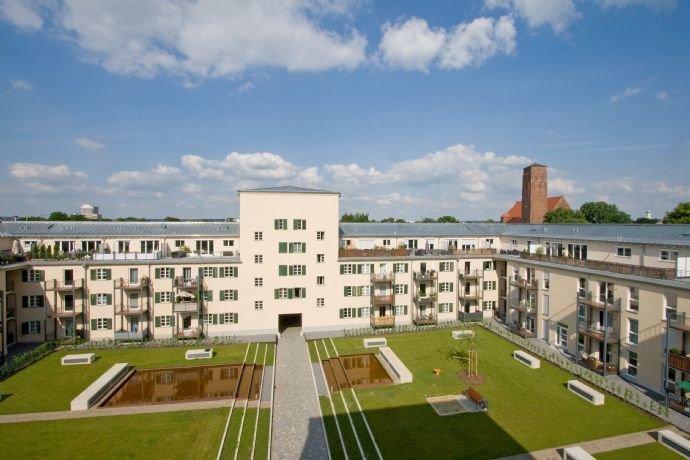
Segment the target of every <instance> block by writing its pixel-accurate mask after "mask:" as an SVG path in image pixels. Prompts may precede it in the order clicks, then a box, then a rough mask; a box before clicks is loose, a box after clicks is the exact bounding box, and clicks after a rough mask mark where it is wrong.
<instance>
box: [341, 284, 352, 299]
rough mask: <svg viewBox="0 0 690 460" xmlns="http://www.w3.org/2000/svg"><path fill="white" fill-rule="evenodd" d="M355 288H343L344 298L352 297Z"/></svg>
mask: <svg viewBox="0 0 690 460" xmlns="http://www.w3.org/2000/svg"><path fill="white" fill-rule="evenodd" d="M352 288H353V286H343V296H344V297H352V296H353V295H354V294H353V289H352Z"/></svg>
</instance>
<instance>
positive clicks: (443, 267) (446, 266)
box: [438, 262, 453, 272]
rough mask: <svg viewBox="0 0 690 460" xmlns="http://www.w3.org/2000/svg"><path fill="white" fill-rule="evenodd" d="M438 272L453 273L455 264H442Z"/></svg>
mask: <svg viewBox="0 0 690 460" xmlns="http://www.w3.org/2000/svg"><path fill="white" fill-rule="evenodd" d="M438 270H439V271H441V272H452V271H453V262H441V263H440V264H439V267H438Z"/></svg>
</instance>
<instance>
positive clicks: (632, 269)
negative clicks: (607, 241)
mask: <svg viewBox="0 0 690 460" xmlns="http://www.w3.org/2000/svg"><path fill="white" fill-rule="evenodd" d="M520 257H521V258H523V259H529V260H538V261H540V262H550V263H554V264H561V265H571V266H575V267H581V268H590V269H592V270H602V271H607V272H613V273H622V274H625V275H634V276H642V277H644V278H655V279H662V280H672V279H675V278H676V271H675V269H673V268H654V267H641V266H639V265H628V264H618V263H614V262H603V261H599V260H580V259H571V258H570V257H557V256H547V255H543V254H529V253H526V252H521V253H520Z"/></svg>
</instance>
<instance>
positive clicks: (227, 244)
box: [223, 240, 235, 248]
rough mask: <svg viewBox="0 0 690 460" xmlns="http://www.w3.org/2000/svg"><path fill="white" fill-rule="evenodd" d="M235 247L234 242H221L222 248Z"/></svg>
mask: <svg viewBox="0 0 690 460" xmlns="http://www.w3.org/2000/svg"><path fill="white" fill-rule="evenodd" d="M234 245H235V240H223V246H225V247H226V248H230V247H233V246H234Z"/></svg>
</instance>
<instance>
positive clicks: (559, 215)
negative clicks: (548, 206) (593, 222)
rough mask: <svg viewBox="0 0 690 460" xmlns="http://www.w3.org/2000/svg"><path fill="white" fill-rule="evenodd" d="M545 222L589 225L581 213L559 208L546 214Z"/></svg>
mask: <svg viewBox="0 0 690 460" xmlns="http://www.w3.org/2000/svg"><path fill="white" fill-rule="evenodd" d="M544 222H546V223H548V224H588V223H589V221H587V219H586V218H585V215H584V214H583V213H582V212H580V211H573V210H572V209H567V208H558V209H554V210H553V211H549V212H547V213H546V214H544Z"/></svg>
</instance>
